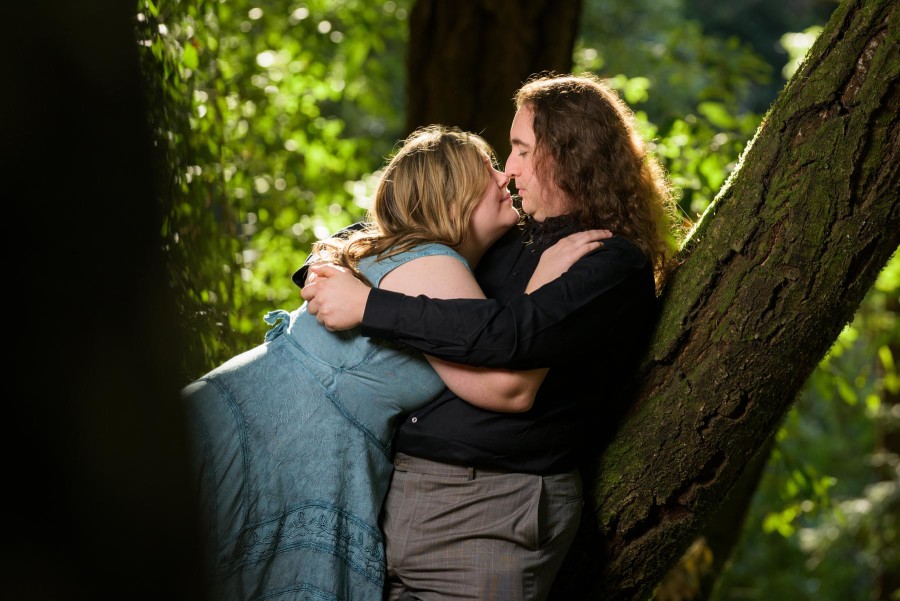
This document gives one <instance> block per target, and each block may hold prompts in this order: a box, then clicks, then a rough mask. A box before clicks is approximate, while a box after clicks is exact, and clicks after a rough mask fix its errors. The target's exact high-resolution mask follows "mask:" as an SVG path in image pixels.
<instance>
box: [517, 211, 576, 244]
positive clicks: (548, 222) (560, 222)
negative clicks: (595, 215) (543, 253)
mask: <svg viewBox="0 0 900 601" xmlns="http://www.w3.org/2000/svg"><path fill="white" fill-rule="evenodd" d="M579 229H580V228H579V227H578V221H577V220H576V219H575V216H574V215H571V214H566V215H557V216H556V217H547V218H546V219H544V221H536V220H535V219H532V218H531V217H530V216H529V217H526V218H525V224H524V225H523V226H522V239H523V240H524V241H525V244H534V245H535V246H538V247H547V246H550V245H551V244H554V243H556V242H557V241H558V240H559V239H560V238H562V237H563V236H568V235H569V234H574V233H575V232H577V231H578V230H579Z"/></svg>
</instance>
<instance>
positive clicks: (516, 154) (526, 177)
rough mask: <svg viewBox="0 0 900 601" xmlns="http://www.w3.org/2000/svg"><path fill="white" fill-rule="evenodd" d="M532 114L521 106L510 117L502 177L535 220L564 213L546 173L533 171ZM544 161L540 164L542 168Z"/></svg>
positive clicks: (560, 196) (561, 198)
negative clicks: (513, 182)
mask: <svg viewBox="0 0 900 601" xmlns="http://www.w3.org/2000/svg"><path fill="white" fill-rule="evenodd" d="M533 123H534V111H533V110H532V108H531V107H530V106H528V105H523V106H522V108H520V109H519V110H518V111H517V112H516V116H515V118H513V122H512V127H511V128H510V130H509V141H510V144H511V145H512V152H510V154H509V158H508V159H506V175H508V176H509V177H510V178H511V179H514V180H516V188H517V189H518V191H519V196H520V197H521V198H522V210H523V211H525V212H526V213H528V214H529V215H531V216H532V217H533V218H534V219H536V220H537V221H544V219H546V218H547V217H555V216H557V215H562V214H564V213H566V212H567V207H566V202H565V198H564V196H563V194H562V191H561V190H560V189H559V188H558V187H557V186H556V184H554V183H553V179H552V178H551V177H549V174H544V173H541V174H540V175H539V174H538V173H537V172H536V171H535V164H534V158H535V157H534V153H535V151H536V150H537V148H536V144H535V138H534V127H533ZM546 164H547V163H546V162H545V163H544V165H545V166H546Z"/></svg>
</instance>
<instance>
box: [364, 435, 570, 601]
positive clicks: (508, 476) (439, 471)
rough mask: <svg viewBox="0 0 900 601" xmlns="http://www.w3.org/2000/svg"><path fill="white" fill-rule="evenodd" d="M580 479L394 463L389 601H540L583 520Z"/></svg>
mask: <svg viewBox="0 0 900 601" xmlns="http://www.w3.org/2000/svg"><path fill="white" fill-rule="evenodd" d="M583 505H584V497H583V492H582V487H581V475H580V474H579V472H578V471H577V470H576V471H573V472H569V473H565V474H556V475H552V476H535V475H531V474H520V473H509V472H500V471H494V470H480V469H476V468H467V467H460V466H455V465H448V464H445V463H435V462H433V461H428V460H425V459H418V458H415V457H410V456H409V455H404V454H402V453H398V454H397V456H396V457H395V459H394V475H393V478H392V480H391V487H390V489H389V490H388V495H387V499H386V501H385V505H384V511H383V514H382V528H383V530H384V535H385V543H386V558H387V583H386V598H387V599H388V600H389V601H413V600H417V599H418V600H421V601H444V600H449V599H453V600H460V599H471V600H473V601H541V600H543V599H545V598H546V596H547V594H548V593H549V591H550V586H551V585H552V584H553V579H554V577H555V576H556V573H557V571H558V570H559V568H560V565H561V564H562V561H563V559H564V558H565V555H566V551H568V549H569V545H571V543H572V541H573V540H574V538H575V534H576V533H577V531H578V524H579V522H580V519H581V510H582V507H583Z"/></svg>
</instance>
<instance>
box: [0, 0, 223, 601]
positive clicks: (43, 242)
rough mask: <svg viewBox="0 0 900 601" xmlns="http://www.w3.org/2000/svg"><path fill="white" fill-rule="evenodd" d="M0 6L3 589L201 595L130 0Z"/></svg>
mask: <svg viewBox="0 0 900 601" xmlns="http://www.w3.org/2000/svg"><path fill="white" fill-rule="evenodd" d="M3 6H4V8H5V9H6V10H5V11H3V15H5V17H4V18H3V21H4V22H13V21H14V22H16V23H18V24H19V25H18V26H16V27H12V28H10V31H9V32H7V34H6V35H4V36H3V39H2V42H0V43H2V44H4V46H3V55H4V56H7V57H9V59H10V60H9V61H8V62H7V65H6V68H5V70H4V79H3V82H4V93H3V94H2V95H0V109H2V110H0V114H2V115H3V118H4V123H3V142H4V143H3V147H2V151H0V152H2V164H3V166H4V168H5V169H7V173H9V175H10V177H9V178H8V180H9V182H10V185H12V186H16V188H17V189H18V190H17V192H15V193H13V194H11V195H10V194H9V193H8V195H7V197H8V198H9V202H8V205H9V206H8V208H9V209H11V211H12V214H11V215H9V214H8V215H7V226H8V230H9V231H10V232H14V231H17V232H18V236H17V238H18V241H17V242H15V243H11V242H10V240H12V239H11V238H8V239H7V240H8V241H7V257H8V258H9V259H10V260H9V261H8V262H7V265H6V273H5V274H4V275H5V284H6V288H7V290H8V291H9V292H10V297H11V298H12V299H14V300H13V303H14V305H13V306H14V307H15V309H12V310H10V311H8V312H7V316H8V317H10V319H8V320H7V325H8V327H9V328H10V330H11V331H9V332H8V335H7V336H6V341H7V344H8V346H9V350H10V353H9V354H10V355H11V356H12V357H13V359H12V361H13V364H12V365H11V366H9V367H8V369H7V370H6V373H7V375H8V378H9V379H10V380H12V382H13V386H14V388H13V390H12V391H10V390H9V389H7V390H6V391H5V392H6V394H5V395H4V396H5V400H6V407H7V411H6V412H5V415H4V423H5V425H6V428H5V430H6V432H5V434H6V435H5V436H4V441H5V443H6V447H5V449H4V453H3V455H4V458H5V459H6V462H5V466H6V467H8V468H11V469H5V470H4V485H5V490H6V491H7V493H6V495H5V498H4V500H5V501H6V502H7V504H6V517H7V520H6V523H5V524H4V548H5V549H6V550H7V551H6V552H5V553H4V566H3V571H2V574H3V578H2V581H3V594H4V597H5V598H7V599H40V600H48V599H54V600H63V599H65V600H66V601H106V600H117V599H129V600H130V601H144V600H147V601H160V600H162V599H165V600H167V601H204V599H207V596H206V594H205V592H204V589H203V586H204V583H203V581H202V580H201V575H202V573H203V572H202V569H201V566H200V560H201V558H202V555H201V554H200V549H201V547H200V544H201V540H202V539H201V538H200V536H199V533H200V530H199V528H198V525H197V523H196V520H195V519H194V504H193V497H192V496H191V492H190V490H191V489H190V488H189V484H190V482H191V480H190V474H189V473H188V465H189V464H188V462H187V461H185V457H187V446H186V440H187V439H186V436H185V433H184V424H183V416H182V413H181V403H180V399H179V397H178V389H179V387H180V385H181V384H180V377H179V366H180V365H181V364H182V361H181V358H180V352H181V349H183V348H184V344H183V338H182V336H183V333H182V332H181V331H180V330H179V322H178V319H177V313H176V307H175V303H174V298H173V295H172V292H171V289H170V288H169V285H168V283H169V279H168V277H167V274H166V263H165V255H164V253H163V249H162V246H161V244H160V242H161V238H160V231H161V230H162V224H163V215H162V212H161V206H160V203H159V200H158V199H159V196H158V194H157V192H158V188H157V185H158V184H159V182H160V180H159V179H158V177H157V173H158V172H157V170H156V167H155V165H156V164H155V155H154V146H153V135H152V131H151V129H150V127H149V124H148V123H147V110H146V108H147V107H146V97H145V96H144V89H143V86H142V79H141V76H142V74H141V72H140V69H139V62H138V46H137V44H136V41H135V33H134V27H135V7H136V3H128V2H121V1H120V0H100V1H98V2H86V3H80V2H26V3H22V4H11V3H5V4H4V5H3ZM38 65H39V66H38ZM10 250H12V251H13V252H15V251H17V250H18V251H20V252H15V254H14V255H13V254H10V252H9V251H10ZM9 410H11V411H12V415H10V413H9Z"/></svg>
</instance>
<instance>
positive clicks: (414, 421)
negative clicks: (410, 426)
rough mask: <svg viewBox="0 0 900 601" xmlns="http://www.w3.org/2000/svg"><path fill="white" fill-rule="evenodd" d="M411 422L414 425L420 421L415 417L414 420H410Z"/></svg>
mask: <svg viewBox="0 0 900 601" xmlns="http://www.w3.org/2000/svg"><path fill="white" fill-rule="evenodd" d="M409 421H411V422H412V423H416V422H417V421H419V418H418V417H414V418H412V419H411V420H409Z"/></svg>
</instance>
